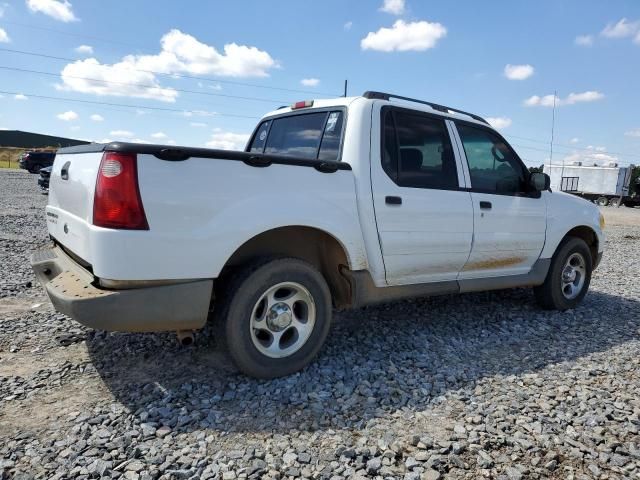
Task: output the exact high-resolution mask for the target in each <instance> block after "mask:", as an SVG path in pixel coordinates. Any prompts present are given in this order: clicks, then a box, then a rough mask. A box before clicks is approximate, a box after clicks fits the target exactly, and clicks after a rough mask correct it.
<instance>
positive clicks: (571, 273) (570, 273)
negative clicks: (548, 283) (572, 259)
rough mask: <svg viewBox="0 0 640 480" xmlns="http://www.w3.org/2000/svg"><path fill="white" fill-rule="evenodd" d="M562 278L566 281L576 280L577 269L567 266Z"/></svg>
mask: <svg viewBox="0 0 640 480" xmlns="http://www.w3.org/2000/svg"><path fill="white" fill-rule="evenodd" d="M562 278H563V279H564V281H565V282H574V281H575V279H576V271H575V269H574V268H571V267H567V268H566V269H565V271H564V273H563V274H562Z"/></svg>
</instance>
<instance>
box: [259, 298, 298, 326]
mask: <svg viewBox="0 0 640 480" xmlns="http://www.w3.org/2000/svg"><path fill="white" fill-rule="evenodd" d="M266 320H267V327H269V330H271V331H272V332H281V331H283V330H284V329H286V328H287V327H289V325H291V322H292V321H293V314H292V313H291V308H290V307H289V305H287V304H286V303H282V302H279V303H276V304H274V305H272V306H271V307H270V308H269V311H268V312H267V317H266Z"/></svg>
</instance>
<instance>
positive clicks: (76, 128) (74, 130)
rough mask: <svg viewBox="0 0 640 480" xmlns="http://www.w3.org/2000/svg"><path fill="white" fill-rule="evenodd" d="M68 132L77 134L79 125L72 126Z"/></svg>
mask: <svg viewBox="0 0 640 480" xmlns="http://www.w3.org/2000/svg"><path fill="white" fill-rule="evenodd" d="M69 130H71V131H72V132H77V131H78V130H80V125H73V126H71V127H69Z"/></svg>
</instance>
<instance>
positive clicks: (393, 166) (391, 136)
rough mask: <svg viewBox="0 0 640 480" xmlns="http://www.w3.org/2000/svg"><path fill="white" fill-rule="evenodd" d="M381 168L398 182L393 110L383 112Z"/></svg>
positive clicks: (396, 144) (396, 143) (396, 142)
mask: <svg viewBox="0 0 640 480" xmlns="http://www.w3.org/2000/svg"><path fill="white" fill-rule="evenodd" d="M382 169H383V170H384V171H385V172H387V175H389V176H390V177H391V179H392V180H393V181H394V182H396V183H398V141H397V139H396V127H395V124H394V122H393V111H391V110H390V109H387V110H385V111H384V114H383V127H382Z"/></svg>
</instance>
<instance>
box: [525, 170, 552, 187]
mask: <svg viewBox="0 0 640 480" xmlns="http://www.w3.org/2000/svg"><path fill="white" fill-rule="evenodd" d="M529 186H530V187H531V188H532V189H533V190H534V191H536V192H542V191H543V190H549V188H551V178H550V177H549V175H547V174H546V173H542V172H533V173H531V174H530V175H529Z"/></svg>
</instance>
